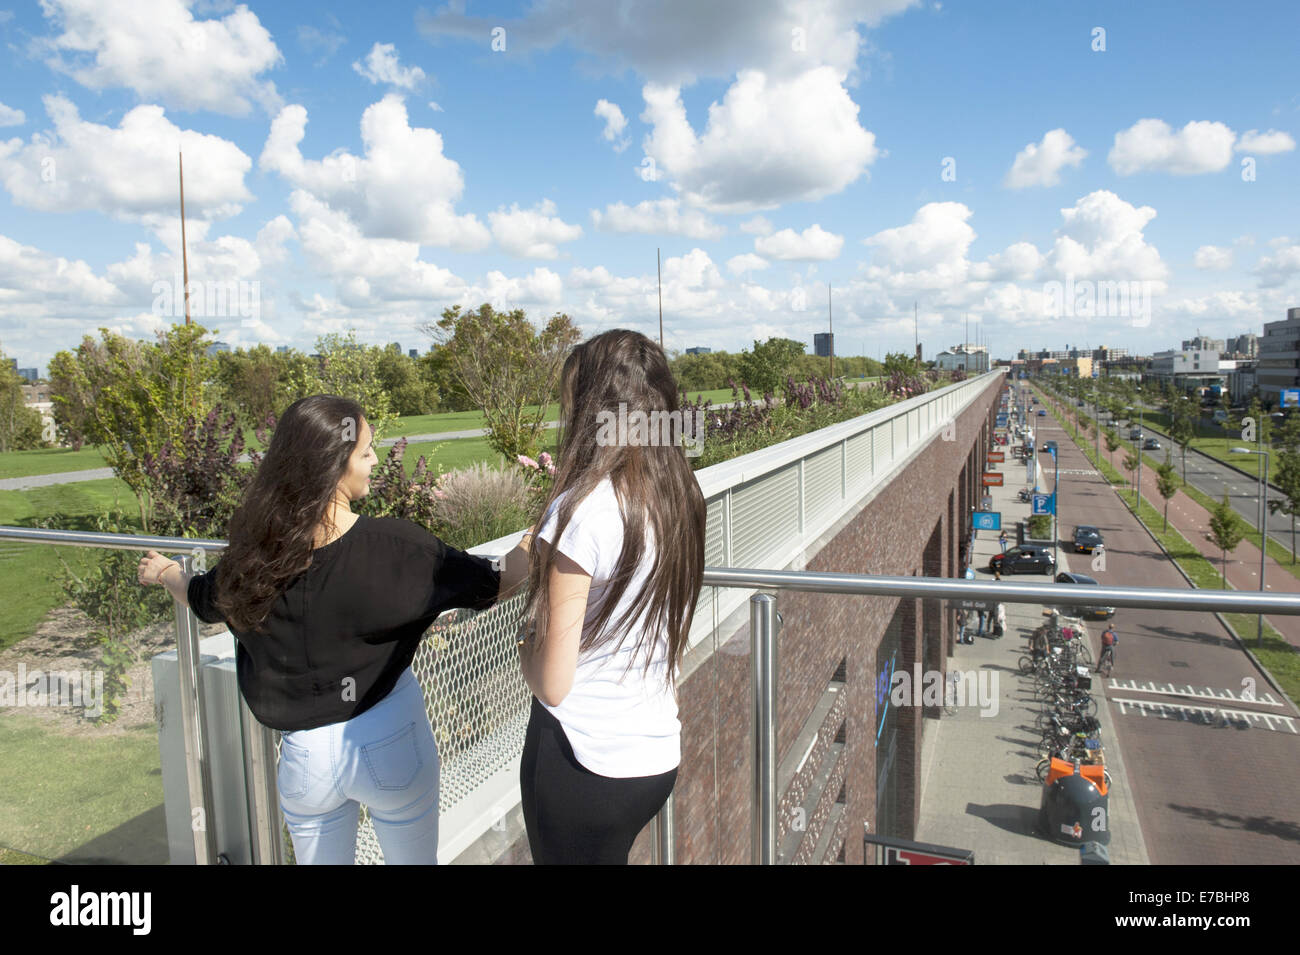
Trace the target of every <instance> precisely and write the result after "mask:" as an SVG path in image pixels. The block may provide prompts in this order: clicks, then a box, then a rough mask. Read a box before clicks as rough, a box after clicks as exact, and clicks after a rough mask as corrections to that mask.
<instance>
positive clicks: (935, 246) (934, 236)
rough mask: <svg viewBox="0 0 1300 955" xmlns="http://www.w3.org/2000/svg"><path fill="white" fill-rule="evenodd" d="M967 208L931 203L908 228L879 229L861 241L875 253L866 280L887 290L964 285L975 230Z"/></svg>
mask: <svg viewBox="0 0 1300 955" xmlns="http://www.w3.org/2000/svg"><path fill="white" fill-rule="evenodd" d="M970 217H971V210H970V209H969V208H967V207H966V206H965V205H963V204H962V203H960V202H931V203H927V204H926V205H924V206H922V207H921V208H920V209H918V210H917V211H916V214H915V215H914V216H913V217H912V221H911V222H909V223H908V224H907V225H903V226H898V227H896V228H893V229H884V230H882V231H880V232H877V233H876V234H875V235H872V236H869V237H867V238H866V239H863V240H862V241H863V242H865V243H866V244H867V245H869V246H871V247H872V249H873V250H874V251H873V253H872V257H871V262H872V264H871V266H870V267H868V268H867V270H866V275H867V277H868V278H870V279H872V280H875V281H879V282H881V283H883V284H884V285H885V286H886V287H888V288H918V289H919V288H928V289H936V288H947V287H950V286H954V285H956V284H958V283H961V282H963V281H965V279H966V276H967V273H968V272H969V270H970V262H969V260H968V259H967V257H966V256H967V250H969V248H970V244H971V243H972V242H974V241H975V230H974V229H972V228H971V227H970V225H968V224H967V222H966V220H967V219H969V218H970Z"/></svg>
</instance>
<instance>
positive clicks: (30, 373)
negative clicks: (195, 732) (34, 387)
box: [18, 368, 41, 382]
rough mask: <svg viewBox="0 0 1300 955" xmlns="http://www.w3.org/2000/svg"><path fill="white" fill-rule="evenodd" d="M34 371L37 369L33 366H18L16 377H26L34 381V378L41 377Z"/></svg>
mask: <svg viewBox="0 0 1300 955" xmlns="http://www.w3.org/2000/svg"><path fill="white" fill-rule="evenodd" d="M36 372H37V369H35V368H19V369H18V377H19V378H24V379H26V380H27V381H32V382H34V381H36V379H38V378H40V377H41V376H40V375H38V374H37V373H36Z"/></svg>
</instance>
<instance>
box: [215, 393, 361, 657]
mask: <svg viewBox="0 0 1300 955" xmlns="http://www.w3.org/2000/svg"><path fill="white" fill-rule="evenodd" d="M361 427H362V411H361V405H359V404H357V403H356V402H355V401H352V400H351V399H349V398H340V397H339V396H337V395H312V396H310V397H307V398H300V399H299V400H298V401H295V402H294V403H293V404H291V405H290V406H289V407H288V408H287V409H286V410H285V412H284V415H283V416H282V417H281V418H280V420H279V421H278V422H277V423H276V426H275V432H274V433H273V434H272V436H271V446H270V448H268V449H267V452H266V456H265V457H264V458H263V459H262V462H261V464H260V465H259V466H258V468H257V473H256V474H255V475H254V476H253V479H252V481H250V482H249V485H248V489H247V491H246V492H245V493H244V498H243V501H242V502H241V503H240V505H239V507H237V508H236V509H235V511H234V513H233V514H232V515H231V517H230V522H229V524H228V525H227V530H226V539H227V541H228V542H229V543H228V546H227V548H226V550H225V552H224V553H223V554H222V556H221V561H220V563H218V565H217V570H218V572H219V576H218V587H217V599H216V606H217V609H218V610H219V611H220V612H221V614H222V616H223V617H225V619H226V620H227V621H228V622H229V623H230V625H231V626H232V627H233V628H234V629H235V630H242V631H257V632H263V633H264V632H265V630H264V629H263V628H262V624H263V623H264V621H265V620H266V618H267V616H269V615H270V612H271V607H272V606H273V605H274V603H275V601H276V599H277V598H278V597H279V595H280V594H281V592H283V591H284V590H285V589H286V588H287V587H288V586H289V584H290V583H291V582H292V581H293V580H294V579H295V578H296V577H298V576H299V575H301V574H302V573H304V572H305V571H306V570H307V568H308V567H310V566H311V562H312V550H313V547H312V545H313V543H314V542H315V540H316V535H317V531H318V529H319V528H320V527H321V526H322V525H324V524H326V523H328V519H329V517H330V515H332V513H333V508H332V506H331V504H332V502H333V500H334V492H335V489H336V488H337V487H338V484H339V481H341V480H342V479H343V476H344V475H345V474H346V473H347V469H348V459H349V458H350V457H351V456H352V452H353V451H354V450H355V449H356V446H357V442H358V441H360V440H362V435H361V433H360V431H361Z"/></svg>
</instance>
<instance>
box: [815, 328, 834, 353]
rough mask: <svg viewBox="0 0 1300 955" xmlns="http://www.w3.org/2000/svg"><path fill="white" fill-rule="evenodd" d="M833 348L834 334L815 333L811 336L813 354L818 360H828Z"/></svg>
mask: <svg viewBox="0 0 1300 955" xmlns="http://www.w3.org/2000/svg"><path fill="white" fill-rule="evenodd" d="M834 346H835V340H834V332H817V333H816V334H815V335H813V354H814V355H816V356H817V357H819V358H829V357H830V356H831V355H832V354H833V353H834V351H833V349H834Z"/></svg>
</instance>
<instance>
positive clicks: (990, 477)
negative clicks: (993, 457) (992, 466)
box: [984, 471, 1002, 487]
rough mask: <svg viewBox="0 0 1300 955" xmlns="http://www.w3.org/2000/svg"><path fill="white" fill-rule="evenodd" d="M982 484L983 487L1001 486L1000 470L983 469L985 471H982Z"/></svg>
mask: <svg viewBox="0 0 1300 955" xmlns="http://www.w3.org/2000/svg"><path fill="white" fill-rule="evenodd" d="M984 486H985V487H1001V486H1002V472H1001V471H985V472H984Z"/></svg>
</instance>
